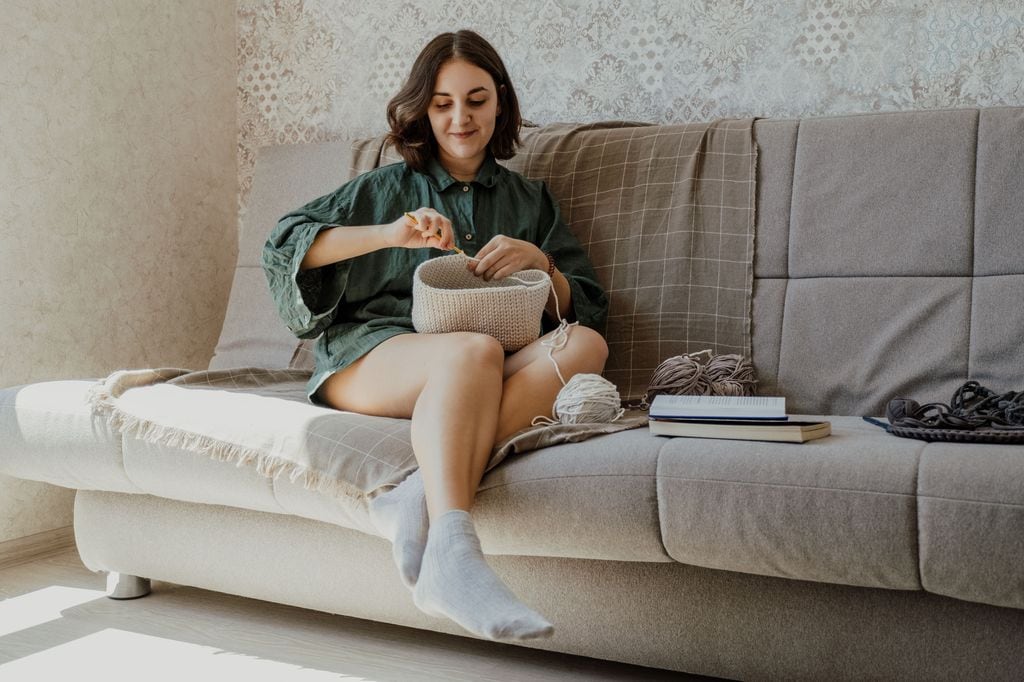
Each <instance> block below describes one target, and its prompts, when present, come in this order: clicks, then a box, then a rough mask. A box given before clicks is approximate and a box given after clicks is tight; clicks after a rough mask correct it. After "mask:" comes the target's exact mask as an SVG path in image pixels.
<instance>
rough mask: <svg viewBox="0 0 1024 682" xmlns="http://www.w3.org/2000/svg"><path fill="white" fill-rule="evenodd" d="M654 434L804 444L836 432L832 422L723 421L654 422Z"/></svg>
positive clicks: (657, 420)
mask: <svg viewBox="0 0 1024 682" xmlns="http://www.w3.org/2000/svg"><path fill="white" fill-rule="evenodd" d="M648 424H649V425H650V429H651V433H653V434H655V435H657V436H683V437H689V438H721V439H725V440H764V441H776V442H787V443H804V442H807V441H809V440H816V439H818V438H824V437H825V436H828V435H829V434H831V433H832V423H831V422H804V421H785V422H772V421H766V422H752V421H749V420H723V419H670V420H666V419H650V420H649V421H648Z"/></svg>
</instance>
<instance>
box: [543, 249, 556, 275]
mask: <svg viewBox="0 0 1024 682" xmlns="http://www.w3.org/2000/svg"><path fill="white" fill-rule="evenodd" d="M543 254H544V255H545V256H547V257H548V277H554V276H555V257H554V256H552V255H551V253H550V252H548V251H544V252H543Z"/></svg>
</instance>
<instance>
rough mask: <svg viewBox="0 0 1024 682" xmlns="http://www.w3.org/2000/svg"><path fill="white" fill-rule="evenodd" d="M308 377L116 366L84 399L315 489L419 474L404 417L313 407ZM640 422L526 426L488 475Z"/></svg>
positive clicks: (377, 485) (99, 410)
mask: <svg viewBox="0 0 1024 682" xmlns="http://www.w3.org/2000/svg"><path fill="white" fill-rule="evenodd" d="M308 380H309V372H308V371H304V370H289V369H259V368H241V369H224V370H211V371H192V370H187V369H172V368H164V369H139V370H121V371H117V372H114V373H113V374H111V375H110V376H108V377H107V378H106V379H103V380H101V381H99V382H98V383H97V384H96V386H94V387H93V389H92V391H91V394H90V398H89V400H90V404H91V406H92V408H93V412H94V413H96V414H99V415H104V416H105V417H106V419H107V421H108V423H109V424H110V426H111V427H112V428H114V429H115V430H119V431H121V432H122V433H123V434H124V435H125V436H130V437H134V438H141V439H143V440H145V441H148V442H151V443H158V444H162V445H166V446H169V447H180V448H184V449H186V450H190V451H193V452H198V453H202V454H207V455H209V456H210V457H213V458H214V459H218V460H221V461H228V462H235V463H236V464H237V465H238V466H243V465H249V466H255V467H256V471H257V472H258V473H259V474H261V475H263V476H266V477H269V478H276V477H278V476H288V477H289V478H290V479H291V480H292V481H301V482H302V484H303V485H304V486H305V487H306V488H308V489H312V490H318V491H325V492H329V493H332V494H337V495H349V496H354V497H361V496H372V495H373V494H374V493H375V492H377V491H379V490H380V489H382V488H385V487H391V486H395V485H397V484H398V483H400V482H401V481H402V480H403V479H404V478H405V477H406V476H408V475H409V474H410V473H411V472H412V471H413V470H415V469H416V467H417V464H416V458H415V456H414V455H413V451H412V443H411V441H410V436H409V429H410V425H411V423H412V422H411V421H410V420H408V419H392V418H389V417H374V416H369V415H363V414H356V413H353V412H340V411H338V410H334V409H330V408H326V407H320V406H317V405H313V404H311V403H309V402H308V401H307V400H306V393H305V386H306V382H307V381H308ZM646 423H647V415H646V414H645V413H643V412H639V411H633V412H627V413H626V414H625V415H624V416H623V417H622V418H621V419H619V420H618V421H616V422H613V423H610V424H575V425H565V424H555V425H552V426H537V427H531V428H527V429H524V430H522V431H520V432H518V433H515V434H513V435H512V436H510V437H509V438H507V439H505V440H504V441H503V442H501V443H498V444H496V446H495V448H494V450H493V452H492V453H491V459H490V461H489V462H488V465H487V469H488V470H490V469H492V468H493V467H495V466H497V465H498V464H499V463H500V462H502V461H503V460H504V459H505V458H506V457H509V456H511V455H514V454H516V453H523V452H528V451H530V450H537V449H540V448H543V447H546V446H548V445H555V444H557V443H570V442H577V441H582V440H585V439H587V438H591V437H593V436H598V435H602V434H606V433H614V432H616V431H623V430H626V429H631V428H636V427H638V426H643V425H646Z"/></svg>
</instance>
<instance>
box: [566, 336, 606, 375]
mask: <svg viewBox="0 0 1024 682" xmlns="http://www.w3.org/2000/svg"><path fill="white" fill-rule="evenodd" d="M570 342H571V343H573V344H574V348H575V349H576V353H577V355H578V357H580V358H581V359H582V360H584V362H585V363H586V364H587V365H588V366H589V365H593V367H591V368H590V371H592V372H594V373H600V372H601V371H602V370H603V369H604V363H605V361H607V360H608V343H607V342H606V341H605V340H604V337H603V336H601V334H600V333H598V332H596V331H594V330H593V329H591V328H590V327H584V326H583V325H577V326H576V327H574V328H573V330H572V333H571V334H570Z"/></svg>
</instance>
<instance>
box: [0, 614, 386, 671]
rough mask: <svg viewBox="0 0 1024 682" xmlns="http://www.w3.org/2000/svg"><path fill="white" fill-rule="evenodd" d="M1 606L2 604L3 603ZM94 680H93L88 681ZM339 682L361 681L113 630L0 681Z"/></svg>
mask: <svg viewBox="0 0 1024 682" xmlns="http://www.w3.org/2000/svg"><path fill="white" fill-rule="evenodd" d="M5 603H6V602H5ZM91 675H97V677H96V678H92V677H90V676H91ZM74 677H79V678H81V679H103V680H104V682H114V681H116V680H131V682H138V680H147V682H150V681H157V680H159V681H162V680H175V681H176V682H180V681H181V680H189V679H193V680H246V682H254V681H256V680H274V681H275V682H277V681H279V680H289V681H291V680H297V681H298V682H316V681H319V680H335V681H336V680H344V681H347V682H373V680H368V679H367V678H364V677H355V676H348V675H344V674H339V673H337V672H331V671H324V670H314V669H312V668H304V667H302V666H300V665H293V664H290V663H281V662H279V661H273V660H267V659H263V658H258V657H256V656H249V655H245V654H238V653H234V652H231V651H224V650H223V649H217V648H215V647H209V646H203V645H201V644H192V643H189V642H180V641H177V640H172V639H164V638H162V637H153V636H150V635H142V634H139V633H136V632H126V631H124V630H117V629H111V628H108V629H104V630H100V631H99V632H95V633H93V634H90V635H86V636H84V637H79V638H78V639H75V640H73V641H71V642H67V643H65V644H61V645H58V646H55V647H51V648H49V649H46V650H45V651H40V652H37V653H34V654H31V655H29V656H25V657H23V658H19V659H17V660H14V661H11V662H9V663H5V664H2V665H0V679H2V680H4V682H14V681H15V680H19V681H20V680H32V681H33V682H35V681H37V680H60V679H74Z"/></svg>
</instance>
